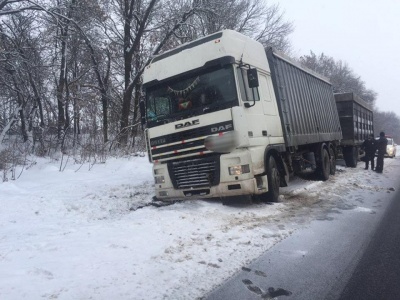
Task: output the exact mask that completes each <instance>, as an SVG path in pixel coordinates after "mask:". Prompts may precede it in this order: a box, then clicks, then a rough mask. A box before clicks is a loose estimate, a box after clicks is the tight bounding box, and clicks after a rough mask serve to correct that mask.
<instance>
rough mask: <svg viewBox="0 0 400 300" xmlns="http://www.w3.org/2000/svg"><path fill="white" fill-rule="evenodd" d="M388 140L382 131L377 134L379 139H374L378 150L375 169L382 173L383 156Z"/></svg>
mask: <svg viewBox="0 0 400 300" xmlns="http://www.w3.org/2000/svg"><path fill="white" fill-rule="evenodd" d="M387 144H388V140H387V139H386V138H385V133H384V132H383V131H382V132H381V133H380V134H379V140H377V141H376V148H377V150H378V158H377V159H376V169H375V171H376V172H377V173H382V171H383V156H384V155H385V154H386V147H387Z"/></svg>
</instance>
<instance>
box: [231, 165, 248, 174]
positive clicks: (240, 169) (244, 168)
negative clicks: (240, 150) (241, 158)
mask: <svg viewBox="0 0 400 300" xmlns="http://www.w3.org/2000/svg"><path fill="white" fill-rule="evenodd" d="M245 173H250V166H249V165H240V166H233V167H229V175H240V174H245Z"/></svg>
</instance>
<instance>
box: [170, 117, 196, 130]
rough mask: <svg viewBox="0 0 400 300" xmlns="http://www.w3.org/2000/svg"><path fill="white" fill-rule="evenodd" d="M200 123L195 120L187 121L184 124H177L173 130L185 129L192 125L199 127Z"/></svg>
mask: <svg viewBox="0 0 400 300" xmlns="http://www.w3.org/2000/svg"><path fill="white" fill-rule="evenodd" d="M199 124H200V121H199V119H197V120H193V121H187V122H184V123H178V124H176V125H175V129H181V128H185V127H189V126H193V125H199Z"/></svg>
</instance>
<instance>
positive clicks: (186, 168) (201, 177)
mask: <svg viewBox="0 0 400 300" xmlns="http://www.w3.org/2000/svg"><path fill="white" fill-rule="evenodd" d="M219 169H220V168H219V155H218V156H212V157H207V158H201V159H192V160H185V161H175V162H169V163H168V171H169V174H170V177H171V179H172V183H173V185H174V188H176V189H189V188H200V187H210V186H213V185H218V184H219Z"/></svg>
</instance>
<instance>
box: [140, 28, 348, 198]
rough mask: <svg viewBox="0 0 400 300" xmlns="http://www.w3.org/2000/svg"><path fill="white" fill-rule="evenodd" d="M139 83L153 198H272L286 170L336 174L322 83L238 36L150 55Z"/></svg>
mask: <svg viewBox="0 0 400 300" xmlns="http://www.w3.org/2000/svg"><path fill="white" fill-rule="evenodd" d="M143 87H144V90H145V95H146V96H145V101H143V102H141V107H140V108H141V113H142V122H143V124H146V129H145V132H146V141H147V147H148V155H149V160H150V162H152V163H153V174H154V178H155V189H156V195H155V196H156V198H157V199H160V200H175V199H184V198H193V197H195V198H214V197H217V198H225V199H230V197H252V196H255V195H260V196H261V198H264V199H266V200H267V199H268V200H271V201H276V200H277V199H278V196H279V187H281V186H286V185H287V184H288V178H289V174H291V173H300V172H315V173H316V174H317V176H318V177H319V178H320V179H322V180H327V179H328V178H329V175H330V174H334V172H335V169H336V156H337V149H338V148H339V147H340V140H341V138H342V131H341V128H340V122H339V116H338V112H337V109H336V104H335V99H334V94H333V92H332V86H331V84H330V83H329V81H328V80H327V79H326V78H324V77H322V76H321V75H318V74H316V73H314V72H312V71H311V70H308V69H306V68H304V67H302V66H301V65H299V64H297V63H296V62H294V61H292V60H291V59H289V58H288V57H286V56H284V55H283V54H280V53H278V52H276V51H274V50H273V49H271V48H270V49H267V50H266V49H264V47H263V46H262V45H261V44H260V43H259V42H257V41H254V40H252V39H251V38H249V37H246V36H244V35H242V34H240V33H237V32H235V31H231V30H224V31H221V32H217V33H215V34H212V35H209V36H207V37H204V38H201V39H199V40H196V41H193V42H191V43H188V44H184V45H182V46H180V47H178V48H176V49H173V50H170V51H168V52H165V53H163V54H161V55H159V56H156V57H155V58H154V59H153V60H152V62H151V63H150V64H149V65H148V66H147V68H146V70H145V72H144V74H143Z"/></svg>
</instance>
